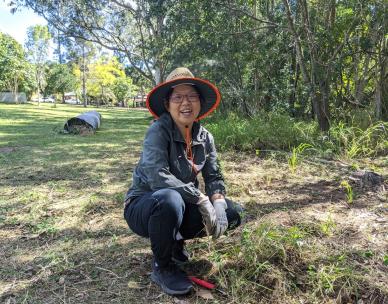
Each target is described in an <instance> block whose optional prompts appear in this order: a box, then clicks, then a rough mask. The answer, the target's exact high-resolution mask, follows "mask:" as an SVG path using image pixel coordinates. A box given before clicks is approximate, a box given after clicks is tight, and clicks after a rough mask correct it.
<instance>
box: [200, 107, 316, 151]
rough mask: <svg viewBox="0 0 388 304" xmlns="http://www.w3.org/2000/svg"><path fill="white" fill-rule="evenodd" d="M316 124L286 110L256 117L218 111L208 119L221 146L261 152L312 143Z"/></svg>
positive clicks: (208, 126)
mask: <svg viewBox="0 0 388 304" xmlns="http://www.w3.org/2000/svg"><path fill="white" fill-rule="evenodd" d="M316 127H317V126H316V124H314V123H311V124H309V123H304V122H297V121H296V120H295V119H293V118H290V117H289V116H287V115H284V114H278V113H266V112H264V113H260V114H258V115H257V116H255V117H254V118H252V119H248V118H244V117H242V116H240V115H238V114H236V113H230V114H228V115H227V116H226V117H224V116H223V115H218V116H216V117H214V118H212V119H211V120H210V121H209V122H207V123H206V128H207V129H208V130H209V131H210V132H211V133H212V134H213V135H214V137H215V138H216V143H217V144H218V147H219V149H220V150H231V149H236V150H238V151H241V150H243V151H255V150H257V149H260V150H261V152H264V151H265V150H269V149H288V148H289V147H291V146H298V145H300V144H302V143H306V142H307V143H309V142H311V140H312V139H313V138H314V137H315V136H316V134H318V132H317V128H316Z"/></svg>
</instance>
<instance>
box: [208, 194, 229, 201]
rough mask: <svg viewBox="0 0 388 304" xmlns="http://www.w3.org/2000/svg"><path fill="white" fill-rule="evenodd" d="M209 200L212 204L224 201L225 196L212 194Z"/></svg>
mask: <svg viewBox="0 0 388 304" xmlns="http://www.w3.org/2000/svg"><path fill="white" fill-rule="evenodd" d="M210 199H211V201H212V202H214V201H215V200H216V199H225V196H223V195H222V194H220V193H214V194H213V195H212V197H211V198H210Z"/></svg>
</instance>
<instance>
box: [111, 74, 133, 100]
mask: <svg viewBox="0 0 388 304" xmlns="http://www.w3.org/2000/svg"><path fill="white" fill-rule="evenodd" d="M133 89H134V86H133V85H132V79H130V78H128V77H126V76H125V75H124V76H122V77H119V78H117V79H116V80H115V81H114V83H113V88H112V91H113V94H114V95H115V97H116V99H117V101H118V102H120V103H121V105H122V106H124V105H125V102H126V101H127V100H128V98H129V97H130V96H131V94H132V90H133Z"/></svg>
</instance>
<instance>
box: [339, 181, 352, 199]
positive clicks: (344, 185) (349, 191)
mask: <svg viewBox="0 0 388 304" xmlns="http://www.w3.org/2000/svg"><path fill="white" fill-rule="evenodd" d="M341 188H343V189H345V192H346V201H347V202H348V204H352V203H353V199H354V193H353V188H352V186H351V185H350V184H349V183H348V181H345V180H343V181H342V182H341Z"/></svg>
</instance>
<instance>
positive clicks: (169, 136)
mask: <svg viewBox="0 0 388 304" xmlns="http://www.w3.org/2000/svg"><path fill="white" fill-rule="evenodd" d="M192 137H193V141H192V152H193V155H194V164H195V167H196V169H197V171H198V172H202V176H203V178H204V182H205V192H206V194H207V195H208V196H209V197H211V196H212V195H213V194H215V193H221V194H223V195H225V185H224V180H223V177H222V174H221V171H220V168H219V165H218V162H217V153H216V148H215V145H214V139H213V136H212V135H211V134H210V133H209V132H208V131H207V130H206V129H205V128H204V127H202V126H201V125H200V124H199V123H197V122H194V125H193V135H192ZM164 188H169V189H174V190H176V191H178V192H179V193H180V194H181V195H182V198H183V200H184V201H185V202H189V203H197V201H198V198H199V195H200V192H199V190H198V179H197V174H196V173H195V172H194V170H193V168H192V165H191V163H190V161H189V160H188V159H187V155H186V143H185V140H184V138H183V136H182V134H181V133H180V131H179V129H178V127H177V126H176V125H175V123H174V121H173V120H172V118H171V116H170V114H169V113H164V114H162V115H161V116H160V118H159V119H158V120H157V121H156V122H154V123H153V124H152V125H151V126H150V128H149V129H148V131H147V134H146V136H145V139H144V143H143V152H142V155H141V158H140V161H139V163H138V165H137V166H136V168H135V170H134V172H133V182H132V186H131V188H129V190H128V192H127V195H126V198H125V201H126V203H128V202H129V201H130V199H131V198H134V197H137V196H141V195H143V194H144V193H146V192H150V191H156V190H159V189H164Z"/></svg>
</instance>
